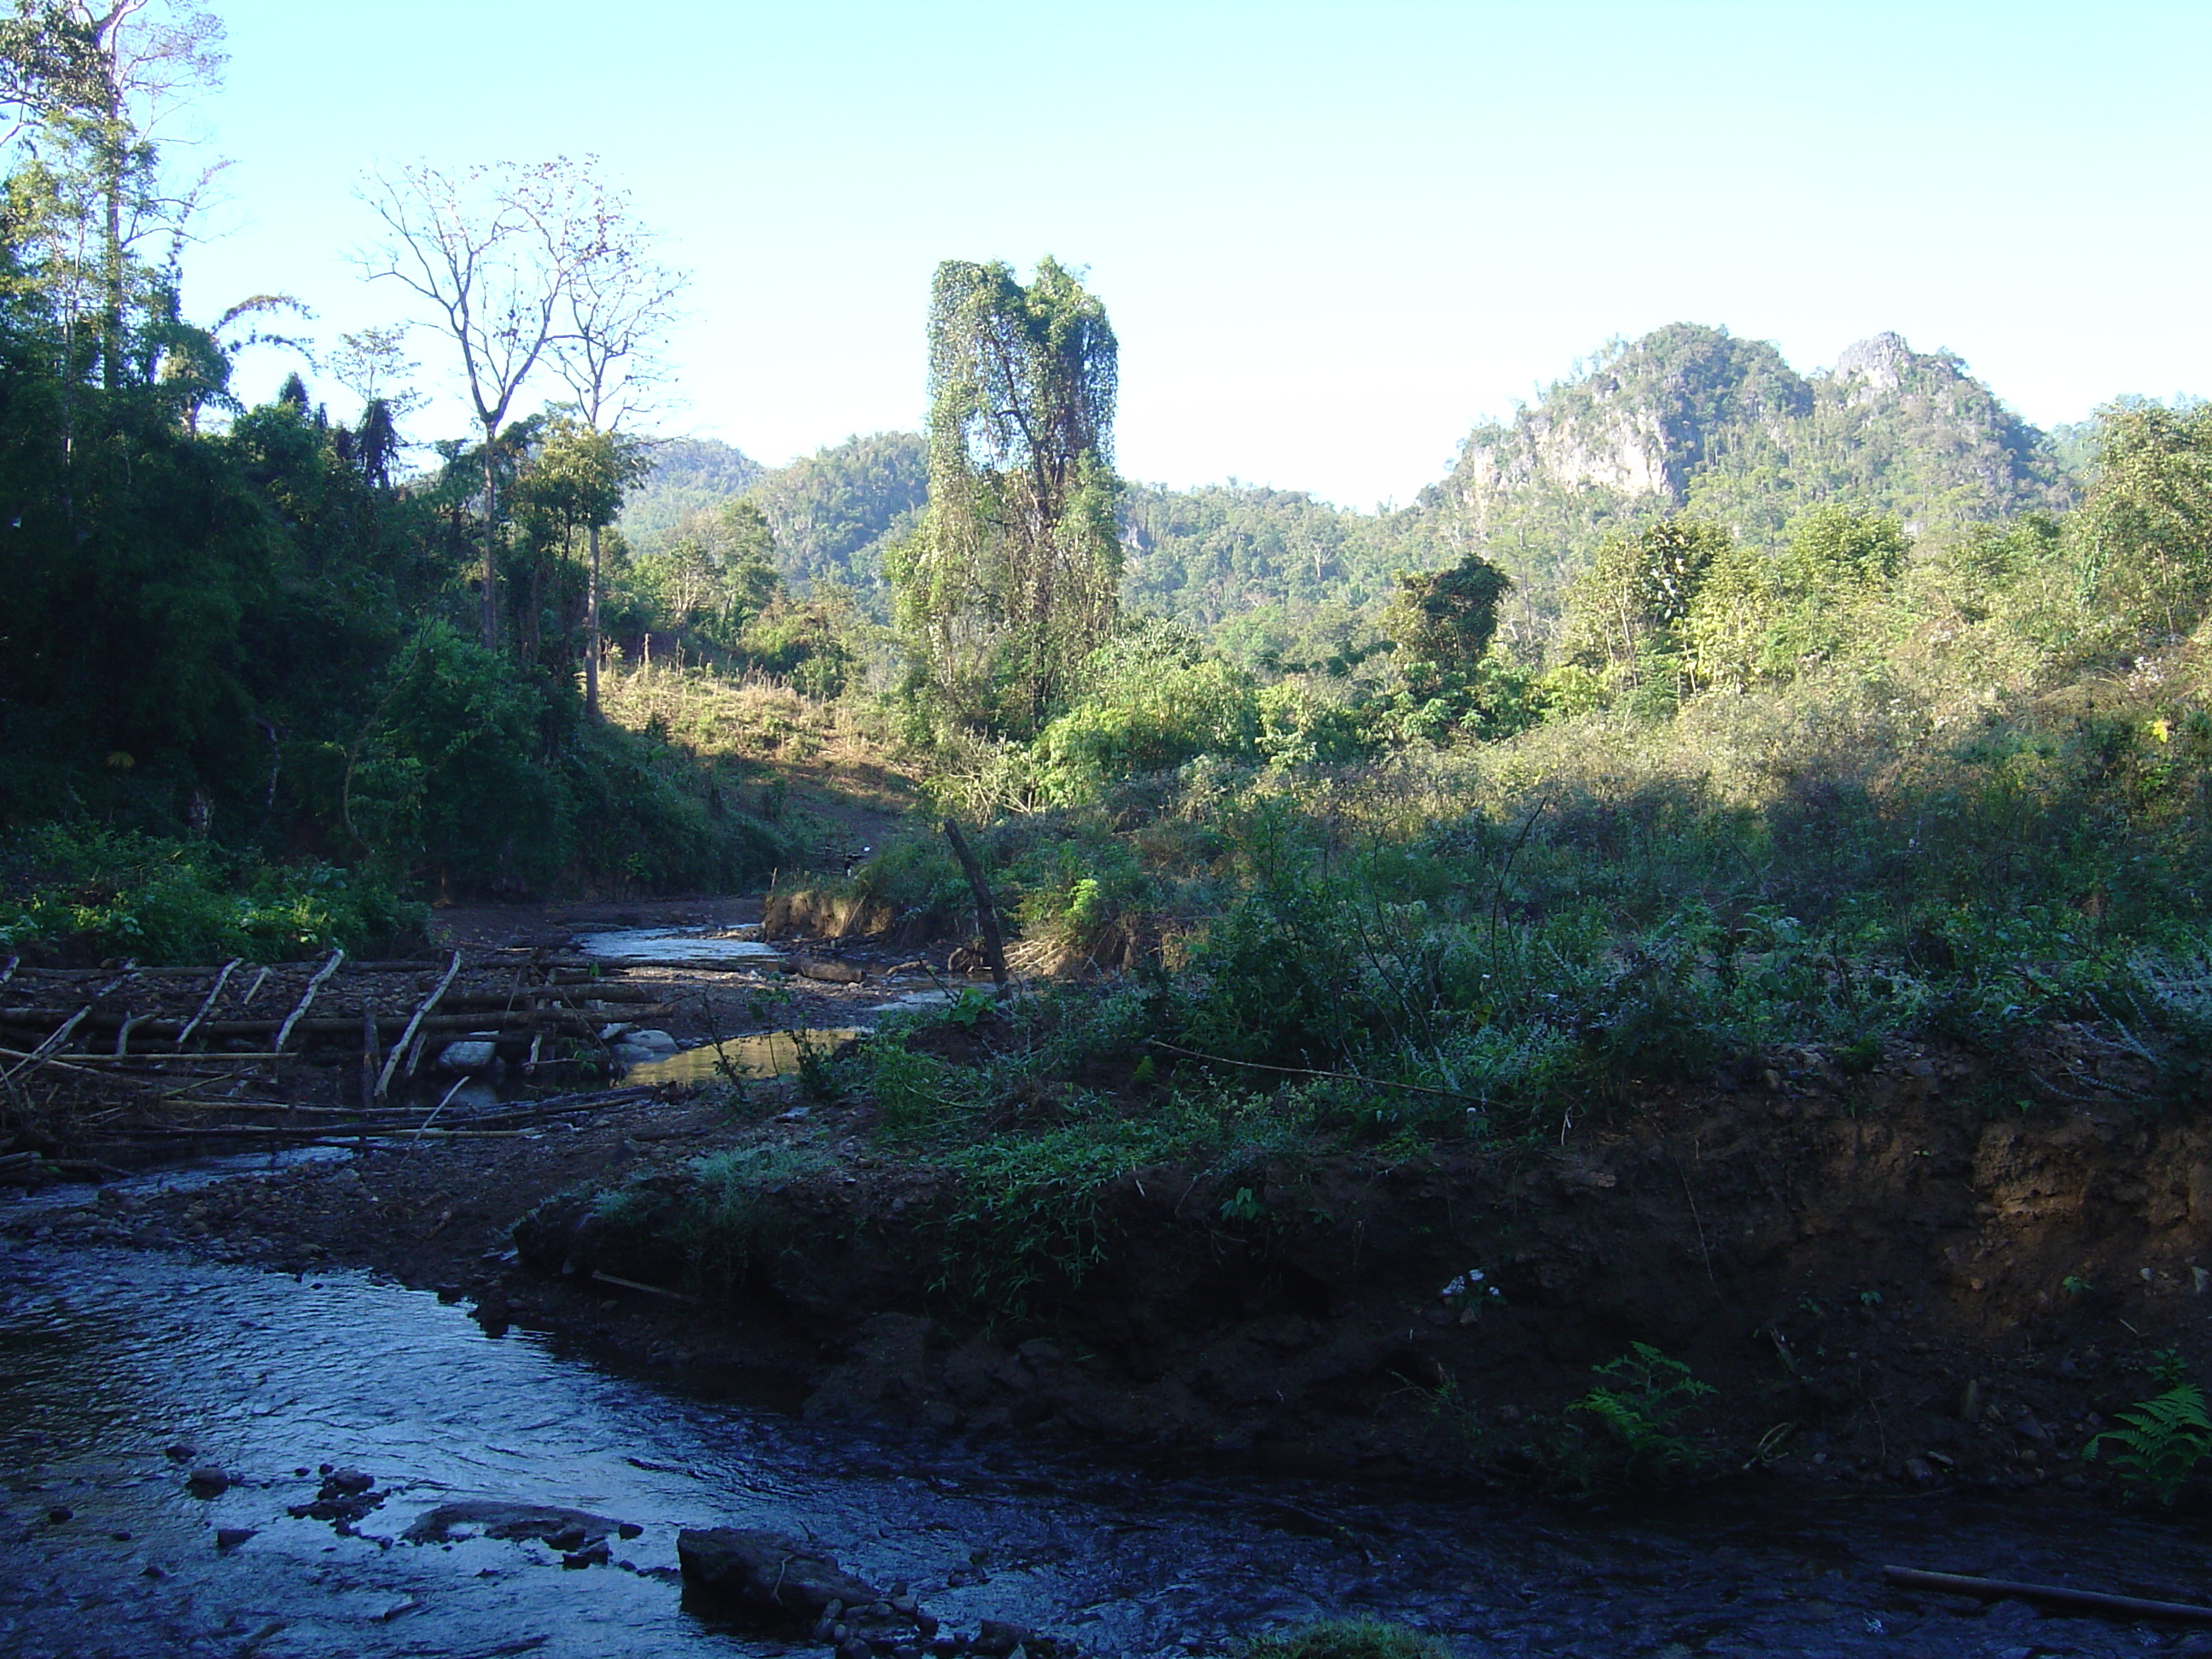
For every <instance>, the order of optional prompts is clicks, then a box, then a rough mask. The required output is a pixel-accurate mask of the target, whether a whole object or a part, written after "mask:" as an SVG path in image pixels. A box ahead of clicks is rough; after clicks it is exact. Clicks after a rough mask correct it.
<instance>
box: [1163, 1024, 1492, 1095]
mask: <svg viewBox="0 0 2212 1659" xmlns="http://www.w3.org/2000/svg"><path fill="white" fill-rule="evenodd" d="M1145 1042H1146V1046H1148V1047H1150V1048H1158V1049H1161V1050H1163V1051H1164V1052H1165V1053H1168V1054H1180V1055H1182V1057H1183V1058H1184V1059H1185V1060H1204V1061H1206V1063H1207V1064H1208V1065H1210V1066H1243V1068H1244V1069H1245V1070H1246V1071H1248V1072H1276V1073H1280V1074H1281V1075H1283V1076H1285V1077H1325V1078H1333V1079H1335V1080H1336V1081H1338V1082H1340V1083H1358V1084H1361V1085H1364V1086H1366V1087H1367V1088H1370V1089H1398V1090H1401V1091H1404V1092H1405V1093H1407V1094H1409V1095H1436V1096H1437V1097H1440V1098H1442V1099H1444V1100H1471V1101H1474V1103H1475V1104H1476V1105H1477V1106H1481V1105H1483V1104H1484V1102H1483V1101H1482V1100H1481V1099H1480V1097H1478V1096H1474V1095H1463V1094H1462V1093H1460V1092H1459V1091H1458V1090H1456V1089H1431V1088H1429V1087H1428V1086H1427V1085H1424V1084H1419V1083H1388V1082H1385V1081H1384V1080H1383V1079H1381V1078H1379V1077H1362V1076H1360V1075H1359V1073H1357V1072H1314V1071H1309V1070H1307V1069H1306V1068H1305V1067H1304V1066H1262V1065H1261V1063H1260V1062H1259V1061H1258V1060H1229V1059H1226V1058H1225V1057H1224V1056H1222V1055H1220V1054H1200V1053H1199V1052H1198V1050H1197V1049H1195V1048H1176V1046H1175V1044H1174V1043H1172V1042H1161V1041H1160V1040H1159V1039H1158V1037H1146V1039H1145Z"/></svg>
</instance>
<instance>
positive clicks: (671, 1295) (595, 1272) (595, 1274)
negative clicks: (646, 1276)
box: [592, 1267, 699, 1308]
mask: <svg viewBox="0 0 2212 1659" xmlns="http://www.w3.org/2000/svg"><path fill="white" fill-rule="evenodd" d="M592 1278H593V1279H597V1280H599V1283H600V1284H602V1285H621V1286H622V1287H623V1289H624V1290H626V1291H644V1292H645V1293H646V1294H647V1296H665V1297H667V1298H668V1299H669V1300H670V1301H671V1302H689V1303H690V1304H691V1305H692V1306H693V1307H695V1308H696V1307H697V1306H698V1305H699V1298H698V1297H696V1296H686V1295H684V1292H683V1291H664V1290H662V1289H661V1288H660V1286H659V1285H641V1284H640V1283H638V1281H637V1280H636V1279H617V1278H616V1277H615V1276H614V1275H613V1274H612V1273H601V1272H600V1271H599V1269H598V1268H597V1267H594V1268H592Z"/></svg>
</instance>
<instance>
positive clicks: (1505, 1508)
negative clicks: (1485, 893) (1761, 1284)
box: [0, 1246, 2212, 1659]
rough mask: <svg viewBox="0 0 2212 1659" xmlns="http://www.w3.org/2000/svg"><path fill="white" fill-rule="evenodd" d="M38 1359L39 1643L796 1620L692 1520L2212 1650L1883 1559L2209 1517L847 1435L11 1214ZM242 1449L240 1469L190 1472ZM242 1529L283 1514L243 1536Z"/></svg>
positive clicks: (2020, 1570)
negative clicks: (519, 1533) (368, 1494)
mask: <svg viewBox="0 0 2212 1659" xmlns="http://www.w3.org/2000/svg"><path fill="white" fill-rule="evenodd" d="M0 1378H4V1387H0V1468H4V1474H5V1480H4V1484H0V1510H4V1513H0V1653H5V1654H9V1655H16V1654H21V1655H55V1656H64V1655H66V1656H70V1659H77V1656H94V1655H102V1654H112V1655H118V1656H123V1655H130V1656H137V1655H148V1656H152V1655H161V1656H164V1659H171V1656H180V1655H195V1656H196V1655H202V1654H206V1655H223V1656H245V1655H248V1654H252V1655H260V1656H269V1659H290V1656H297V1659H307V1656H316V1659H325V1656H355V1655H359V1656H432V1655H437V1656H457V1659H467V1656H481V1659H494V1656H504V1655H511V1654H526V1653H527V1654H542V1655H546V1656H577V1659H582V1656H587V1655H588V1656H593V1659H601V1656H611V1655H617V1654H619V1655H660V1654H668V1655H691V1654H724V1653H732V1652H746V1653H759V1654H767V1653H771V1652H780V1651H784V1650H785V1649H784V1648H783V1646H782V1645H781V1644H779V1643H777V1642H775V1641H774V1640H769V1639H764V1638H760V1637H758V1636H757V1635H754V1634H750V1633H748V1632H744V1631H742V1630H739V1629H737V1628H735V1627H732V1626H726V1625H724V1624H720V1623H718V1622H716V1621H715V1620H714V1618H713V1617H712V1616H711V1615H710V1614H709V1613H706V1612H702V1611H694V1610H691V1609H690V1608H688V1607H686V1605H685V1601H684V1596H683V1595H682V1592H681V1589H680V1586H679V1585H678V1583H677V1582H676V1575H675V1573H674V1571H673V1569H674V1566H675V1560H676V1554H675V1543H676V1534H677V1532H678V1528H682V1527H684V1526H704V1525H716V1524H735V1525H745V1526H761V1527H771V1528H778V1529H780V1530H782V1531H785V1532H788V1533H793V1534H804V1535H805V1536H808V1537H811V1538H813V1539H815V1540H817V1541H820V1542H821V1543H822V1544H823V1545H825V1546H827V1547H829V1549H831V1550H832V1551H834V1552H835V1553H836V1554H837V1555H838V1556H840V1557H841V1558H842V1559H843V1560H844V1561H845V1562H846V1563H847V1565H848V1566H850V1567H852V1568H853V1569H854V1570H856V1571H859V1572H860V1573H861V1574H862V1575H863V1576H866V1577H871V1578H873V1579H874V1580H876V1581H877V1582H878V1583H890V1582H891V1581H895V1580H905V1581H908V1583H909V1584H910V1585H911V1586H912V1588H913V1589H914V1590H915V1593H916V1594H918V1595H920V1596H921V1599H922V1601H923V1603H924V1605H925V1606H927V1607H929V1608H930V1609H931V1610H932V1611H933V1612H934V1613H937V1614H938V1616H939V1618H941V1619H943V1620H945V1622H946V1624H947V1625H948V1626H954V1627H957V1628H964V1629H972V1628H973V1627H974V1626H975V1622H976V1621H977V1620H981V1619H983V1618H998V1619H1006V1620H1015V1621H1017V1622H1020V1623H1024V1624H1027V1625H1030V1626H1035V1627H1037V1628H1041V1629H1045V1630H1049V1631H1051V1632H1054V1633H1056V1634H1060V1635H1063V1636H1066V1637H1070V1638H1073V1639H1074V1640H1076V1641H1077V1642H1078V1643H1079V1644H1082V1646H1083V1647H1085V1649H1086V1650H1091V1651H1092V1652H1096V1653H1099V1654H1102V1655H1120V1654H1128V1655H1137V1654H1158V1655H1166V1654H1182V1653H1203V1652H1215V1651H1220V1650H1223V1649H1225V1648H1226V1647H1228V1646H1229V1645H1231V1643H1232V1641H1233V1639H1234V1638H1236V1637H1237V1636H1238V1635H1240V1634H1243V1633H1249V1632H1253V1631H1255V1630H1256V1629H1258V1628H1261V1627H1262V1626H1267V1625H1270V1624H1275V1623H1281V1622H1285V1621H1300V1620H1309V1619H1312V1618H1316V1617H1322V1616H1336V1615H1351V1614H1359V1615H1368V1616H1376V1617H1383V1618H1389V1619H1393V1620H1401V1621H1404V1622H1406V1623H1407V1624H1410V1625H1413V1626H1418V1627H1420V1628H1424V1629H1427V1630H1430V1631H1432V1632H1436V1633H1437V1635H1439V1636H1440V1637H1442V1638H1444V1639H1445V1640H1446V1641H1448V1642H1449V1644H1450V1645H1451V1646H1452V1647H1454V1648H1455V1650H1458V1651H1459V1652H1461V1653H1463V1654H1467V1655H1478V1654H1503V1655H1516V1656H1519V1655H1539V1654H1543V1655H1559V1654H1576V1655H1588V1656H1601V1655H1602V1656H1612V1655H1629V1654H1647V1653H1648V1654H1662V1655H1667V1656H1669V1659H1672V1656H1676V1655H1683V1654H1689V1653H1711V1654H1784V1653H1789V1654H1796V1653H1802V1654H1831V1655H1844V1654H1852V1655H1857V1654H1906V1653H1911V1654H1942V1655H1951V1654H1958V1655H1967V1654H1973V1655H1983V1654H1987V1655H1996V1656H2005V1659H2028V1656H2032V1655H2041V1654H2075V1653H2082V1654H2097V1655H2105V1654H2112V1655H2118V1654H2128V1653H2141V1652H2144V1651H2148V1650H2158V1649H2160V1648H2165V1649H2169V1650H2171V1649H2172V1648H2173V1647H2175V1646H2176V1645H2177V1644H2181V1648H2182V1650H2185V1651H2207V1650H2212V1642H2208V1641H2207V1640H2206V1638H2202V1637H2189V1636H2187V1635H2185V1633H2182V1632H2176V1631H2173V1630H2170V1629H2168V1630H2160V1629H2158V1628H2156V1627H2153V1626H2125V1625H2115V1624H2103V1623H2096V1622H2093V1621H2088V1620H2072V1619H2058V1618H2045V1617H2040V1616H2039V1615H2038V1614H2036V1613H2033V1611H2031V1610H2030V1609H2028V1608H2027V1607H2023V1606H2021V1605H2020V1604H2018V1603H2014V1602H2007V1603H2002V1604H2000V1605H1999V1607H1997V1608H1996V1610H1995V1611H1994V1612H1986V1611H1984V1610H1981V1609H1978V1608H1977V1609H1975V1610H1974V1611H1973V1612H1972V1613H1966V1612H1963V1611H1957V1610H1950V1609H1947V1608H1942V1607H1936V1605H1934V1604H1932V1603H1921V1604H1918V1605H1917V1606H1916V1605H1915V1604H1913V1603H1911V1602H1908V1601H1905V1600H1903V1599H1901V1598H1899V1597H1895V1596H1893V1595H1890V1594H1888V1593H1887V1592H1886V1591H1885V1590H1884V1589H1882V1588H1881V1585H1880V1583H1879V1582H1878V1577H1877V1575H1878V1570H1879V1567H1880V1565H1881V1563H1882V1562H1884V1561H1886V1560H1894V1561H1899V1562H1901V1563H1905V1564H1910V1565H1921V1566H1929V1567H1936V1568H1943V1569H1949V1570H1954V1571H1982V1572H1990V1573H1994V1574H1996V1575H1998V1576H2004V1577H2017V1578H2029V1579H2039V1580H2041V1581H2043V1582H2071V1583H2083V1584H2090V1585H2100V1586H2102V1587H2105V1588H2129V1589H2135V1590H2136V1592H2137V1593H2154V1594H2162V1595H2169V1596H2172V1595H2181V1596H2185V1597H2187V1596H2193V1597H2195V1598H2196V1599H2203V1596H2204V1594H2205V1592H2206V1590H2207V1589H2212V1542H2208V1539H2207V1538H2206V1536H2205V1534H2203V1532H2202V1530H2201V1529H2199V1528H2197V1527H2196V1526H2195V1525H2193V1524H2190V1523H2185V1522H2163V1521H2159V1520H2154V1519H2149V1518H2129V1517H2120V1516H2112V1515H2093V1514H2086V1513H2085V1514H2078V1515H2077V1514H2063V1513H2049V1512H2045V1513H2036V1512H2021V1513H2011V1512H2008V1510H2006V1509H2004V1508H2003V1507H2002V1506H2001V1505H1997V1504H1966V1503H1962V1502H1959V1501H1956V1500H1952V1499H1948V1498H1937V1497H1922V1498H1877V1499H1865V1498H1850V1497H1847V1496H1843V1495H1840V1494H1839V1495H1838V1497H1836V1498H1834V1499H1833V1500H1832V1501H1829V1500H1824V1499H1822V1498H1820V1494H1819V1492H1815V1493H1814V1495H1813V1496H1812V1497H1810V1498H1808V1497H1806V1496H1804V1495H1802V1494H1801V1495H1800V1496H1799V1497H1797V1498H1794V1499H1792V1500H1791V1501H1790V1502H1787V1503H1775V1502H1771V1501H1767V1502H1758V1501H1753V1500H1749V1499H1743V1498H1733V1499H1727V1500H1723V1501H1718V1502H1715V1501H1712V1500H1701V1501H1700V1502H1699V1504H1697V1505H1695V1506H1694V1507H1692V1506H1691V1505H1689V1504H1686V1503H1683V1504H1678V1505H1676V1506H1674V1507H1672V1508H1665V1507H1662V1508H1656V1509H1650V1508H1647V1509H1644V1510H1635V1511H1621V1512H1618V1513H1613V1514H1601V1515H1595V1516H1592V1515H1586V1514H1576V1513H1571V1512H1567V1511H1564V1510H1552V1509H1547V1508H1545V1507H1543V1506H1541V1505H1534V1504H1522V1503H1514V1502H1506V1501H1503V1500H1499V1499H1496V1498H1486V1499H1474V1498H1467V1497H1464V1496H1460V1495H1455V1494H1454V1493H1452V1492H1449V1491H1445V1492H1434V1491H1430V1492H1422V1491H1415V1490H1411V1489H1408V1488H1407V1487H1405V1486H1397V1487H1389V1486H1383V1487H1369V1488H1361V1487H1358V1486H1348V1485H1344V1484H1336V1483H1328V1482H1322V1481H1310V1480H1285V1479H1261V1478H1257V1477H1244V1476H1237V1475H1233V1474H1206V1473H1202V1472H1197V1471H1194V1470H1193V1469H1191V1468H1188V1467H1180V1466H1179V1467H1176V1468H1144V1467H1140V1466H1138V1465H1135V1464H1116V1463H1115V1462H1111V1461H1109V1460H1106V1459H1103V1458H1100V1457H1097V1456H1095V1455H1084V1456H1081V1457H1054V1456H1052V1455H1044V1454H1040V1453H1038V1452H1036V1451H1035V1450H1034V1449H1024V1448H1023V1447H1020V1446H1018V1445H1010V1444H1004V1443H1001V1444H995V1445H991V1444H986V1445H975V1444H967V1443H959V1442H957V1441H951V1440H944V1439H928V1438H921V1437H915V1436H913V1435H911V1434H907V1433H903V1432H895V1431H888V1430H884V1431H872V1432H871V1431H848V1430H831V1429H827V1428H823V1427H819V1426H816V1425H809V1424H806V1423H804V1422H802V1421H800V1420H798V1419H792V1418H789V1417H786V1416H781V1415H777V1414H775V1413H769V1412H765V1411H762V1410H757V1409H751V1408H748V1407H743V1406H740V1405H737V1404H732V1403H728V1402H726V1401H722V1402H718V1401H713V1400H708V1399H702V1398H696V1397H690V1396H687V1395H682V1394H679V1393H671V1392H667V1391H665V1390H661V1389H655V1388H653V1387H650V1386H647V1385H646V1384H644V1383H640V1382H638V1381H635V1380H634V1379H632V1378H629V1377H628V1376H623V1375H621V1374H619V1373H617V1372H616V1371H614V1370H608V1369H605V1368H603V1367H601V1366H599V1365H597V1364H593V1363H592V1362H591V1361H590V1360H588V1359H586V1358H582V1357H579V1356H576V1355H574V1354H570V1353H567V1352H562V1349H561V1347H560V1346H558V1345H557V1344H556V1343H553V1342H550V1341H548V1340H544V1339H543V1338H541V1337H539V1336H538V1335H534V1334H529V1333H526V1332H507V1333H503V1334H488V1333H487V1331H486V1330H485V1329H483V1328H480V1327H479V1325H478V1324H477V1322H474V1321H473V1320H472V1319H471V1316H469V1314H468V1313H467V1312H466V1311H465V1310H464V1309H462V1308H460V1307H458V1306H448V1305H444V1304H441V1303H440V1302H439V1301H438V1300H437V1299H436V1298H435V1297H433V1296H430V1295H428V1294H424V1293H420V1292H416V1291H406V1290H403V1289H398V1288H396V1287H394V1286H392V1285H386V1284H380V1283H376V1282H374V1281H372V1280H370V1279H367V1278H365V1277H362V1276H360V1275H356V1274H351V1273H331V1274H325V1275H322V1276H318V1277H309V1278H303V1279H294V1278H292V1277H289V1276H286V1275H283V1274H275V1273H266V1272H261V1271H256V1270H251V1269H246V1268H240V1267H222V1266H210V1265H204V1264H199V1263H194V1262H191V1261H185V1260H182V1259H179V1258H173V1257H164V1256H159V1255H143V1254H136V1253H127V1252H100V1251H84V1252H76V1253H71V1254H69V1255H61V1254H58V1253H56V1252H54V1251H52V1250H50V1249H46V1247H43V1246H32V1247H0ZM325 1464H330V1465H333V1466H337V1467H338V1468H355V1469H358V1470H360V1471H362V1473H364V1474H368V1475H371V1476H373V1477H374V1481H375V1486H374V1491H375V1492H380V1493H384V1494H387V1496H386V1498H385V1499H384V1501H383V1502H382V1503H381V1504H380V1505H379V1506H378V1507H376V1508H374V1510H371V1511H370V1512H369V1513H368V1514H367V1515H366V1516H363V1517H362V1519H361V1520H360V1522H358V1525H357V1528H356V1530H355V1532H354V1533H353V1534H346V1533H343V1532H341V1531H339V1530H337V1528H335V1527H334V1526H333V1525H332V1524H331V1522H326V1521H319V1520H315V1519H312V1518H301V1519H295V1518H294V1517H293V1516H290V1515H289V1514H288V1513H287V1510H288V1508H289V1506H291V1505H295V1504H305V1503H307V1502H309V1501H311V1500H313V1498H315V1496H316V1494H317V1492H318V1489H319V1485H320V1475H319V1466H321V1465H325ZM204 1465H216V1466H220V1468H222V1470H223V1471H224V1473H225V1474H226V1475H227V1476H228V1479H229V1480H230V1481H231V1485H230V1486H228V1490H226V1491H223V1492H222V1493H221V1494H220V1495H218V1496H215V1497H212V1498H203V1497H195V1496H193V1495H192V1494H191V1491H190V1490H189V1489H188V1487H187V1484H186V1483H187V1475H188V1472H189V1471H190V1470H191V1469H192V1468H196V1467H199V1466H204ZM459 1498H489V1499H502V1500H516V1501H523V1502H532V1503H540V1504H556V1505H561V1506H564V1507H568V1508H572V1509H578V1510H588V1511H591V1512H593V1513H595V1514H598V1515H601V1516H606V1517H609V1518H611V1519H613V1520H617V1521H621V1522H630V1523H632V1524H633V1525H634V1526H635V1527H636V1528H641V1531H640V1532H638V1533H637V1534H636V1535H635V1537H633V1538H630V1539H628V1540H623V1541H617V1542H616V1544H615V1554H616V1557H617V1564H616V1565H594V1566H591V1567H588V1568H586V1569H583V1570H581V1571H567V1570H564V1569H563V1568H562V1565H561V1564H560V1559H559V1557H558V1556H557V1554H556V1553H555V1552H554V1551H552V1550H551V1549H550V1548H549V1547H546V1546H545V1545H544V1544H541V1543H535V1542H519V1543H518V1542H507V1541H498V1540H495V1539H490V1538H475V1539H468V1540H464V1541H458V1542H455V1543H453V1544H450V1545H441V1544H416V1543H410V1542H407V1541H404V1538H403V1536H402V1534H404V1532H405V1531H406V1529H407V1528H408V1527H409V1526H410V1523H412V1522H414V1521H415V1520H416V1518H417V1517H418V1516H421V1515H422V1513H423V1512H424V1511H426V1510H429V1509H431V1508H433V1507H434V1506H435V1505H437V1504H442V1503H447V1502H450V1501H453V1500H455V1499H459ZM56 1516H61V1517H64V1518H60V1519H56V1518H54V1517H56ZM218 1528H237V1529H240V1531H245V1530H247V1529H250V1530H251V1534H252V1535H251V1536H249V1537H246V1538H245V1539H244V1541H242V1542H234V1544H233V1545H232V1546H231V1547H228V1548H219V1547H217V1544H216V1530H217V1529H218ZM2191 1643H2197V1644H2202V1645H2197V1646H2191V1645H2188V1644H2191Z"/></svg>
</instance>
